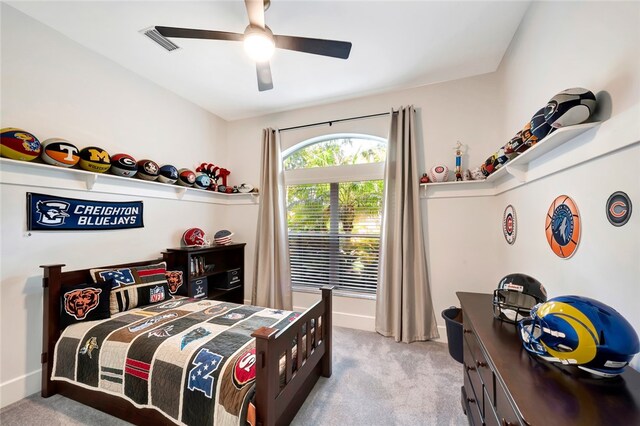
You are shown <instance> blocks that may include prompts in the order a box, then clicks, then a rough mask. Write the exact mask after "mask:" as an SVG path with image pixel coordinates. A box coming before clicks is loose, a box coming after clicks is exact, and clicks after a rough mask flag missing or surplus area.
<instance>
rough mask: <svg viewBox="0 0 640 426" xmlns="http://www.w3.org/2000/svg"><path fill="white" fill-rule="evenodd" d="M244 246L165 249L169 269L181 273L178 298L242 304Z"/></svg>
mask: <svg viewBox="0 0 640 426" xmlns="http://www.w3.org/2000/svg"><path fill="white" fill-rule="evenodd" d="M245 245H246V244H245V243H237V244H229V245H224V246H218V245H213V246H204V247H202V246H196V247H178V248H169V249H167V250H166V252H165V253H163V256H164V259H165V261H166V262H167V265H168V267H169V269H174V270H181V271H182V274H183V281H184V284H183V287H182V288H181V289H180V290H179V291H178V294H180V295H184V296H188V297H203V298H207V299H215V300H222V301H225V302H232V303H244V247H245Z"/></svg>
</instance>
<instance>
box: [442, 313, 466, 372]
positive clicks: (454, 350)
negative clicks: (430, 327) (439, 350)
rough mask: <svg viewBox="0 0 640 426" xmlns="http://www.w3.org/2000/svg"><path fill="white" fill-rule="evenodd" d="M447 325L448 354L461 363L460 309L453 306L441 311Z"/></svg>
mask: <svg viewBox="0 0 640 426" xmlns="http://www.w3.org/2000/svg"><path fill="white" fill-rule="evenodd" d="M442 318H444V321H445V324H446V326H447V341H448V342H449V355H451V357H452V358H453V359H455V360H456V361H458V362H459V363H461V364H462V309H460V308H456V307H455V306H452V307H450V308H449V309H445V310H444V311H442Z"/></svg>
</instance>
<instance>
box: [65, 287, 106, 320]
mask: <svg viewBox="0 0 640 426" xmlns="http://www.w3.org/2000/svg"><path fill="white" fill-rule="evenodd" d="M111 286H112V283H111V281H108V282H102V283H98V284H80V285H77V286H73V287H65V288H63V289H62V291H61V292H60V325H61V326H62V328H65V327H67V326H68V325H71V324H75V323H77V322H82V321H96V320H102V319H107V318H110V317H111V310H110V307H109V305H110V300H109V299H110V296H111Z"/></svg>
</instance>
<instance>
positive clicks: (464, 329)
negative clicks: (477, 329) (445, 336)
mask: <svg viewBox="0 0 640 426" xmlns="http://www.w3.org/2000/svg"><path fill="white" fill-rule="evenodd" d="M462 332H463V333H466V334H469V333H473V331H472V330H469V329H468V328H463V329H462Z"/></svg>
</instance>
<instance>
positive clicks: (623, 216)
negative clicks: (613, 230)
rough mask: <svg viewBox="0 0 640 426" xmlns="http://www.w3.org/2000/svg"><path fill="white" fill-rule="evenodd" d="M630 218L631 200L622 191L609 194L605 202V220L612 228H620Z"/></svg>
mask: <svg viewBox="0 0 640 426" xmlns="http://www.w3.org/2000/svg"><path fill="white" fill-rule="evenodd" d="M630 217H631V200H630V199H629V196H628V195H627V194H625V193H624V192H622V191H617V192H614V193H613V194H611V196H610V197H609V199H608V200H607V219H609V222H611V224H612V225H613V226H622V225H624V224H625V223H627V222H628V221H629V218H630Z"/></svg>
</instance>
